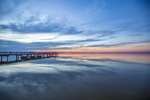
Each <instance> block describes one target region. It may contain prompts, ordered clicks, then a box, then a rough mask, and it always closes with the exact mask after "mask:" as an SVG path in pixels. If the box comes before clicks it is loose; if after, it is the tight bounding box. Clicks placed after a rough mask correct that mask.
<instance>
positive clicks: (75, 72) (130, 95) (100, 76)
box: [0, 54, 150, 100]
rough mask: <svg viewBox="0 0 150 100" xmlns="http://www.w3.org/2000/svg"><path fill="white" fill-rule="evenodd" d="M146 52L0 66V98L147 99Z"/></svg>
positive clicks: (149, 83) (149, 66)
mask: <svg viewBox="0 0 150 100" xmlns="http://www.w3.org/2000/svg"><path fill="white" fill-rule="evenodd" d="M149 97H150V55H147V54H139V55H137V54H136V55H135V54H68V55H66V54H62V55H60V57H58V58H56V59H54V58H47V59H40V60H32V61H31V60H30V61H24V62H18V63H13V64H5V65H0V100H150V98H149Z"/></svg>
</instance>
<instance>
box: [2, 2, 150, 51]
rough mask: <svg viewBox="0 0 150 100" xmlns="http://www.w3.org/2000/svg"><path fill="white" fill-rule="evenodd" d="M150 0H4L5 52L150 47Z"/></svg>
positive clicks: (3, 42)
mask: <svg viewBox="0 0 150 100" xmlns="http://www.w3.org/2000/svg"><path fill="white" fill-rule="evenodd" d="M149 9H150V0H0V51H58V52H150V10H149Z"/></svg>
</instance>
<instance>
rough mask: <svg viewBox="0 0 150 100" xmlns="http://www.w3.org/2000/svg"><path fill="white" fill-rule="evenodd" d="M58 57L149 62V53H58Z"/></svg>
mask: <svg viewBox="0 0 150 100" xmlns="http://www.w3.org/2000/svg"><path fill="white" fill-rule="evenodd" d="M59 56H60V57H67V56H68V57H77V58H86V59H110V60H122V61H130V62H131V61H132V62H140V63H150V54H102V53H101V54H92V53H91V54H88V53H86V54H82V53H77V54H73V53H60V54H59Z"/></svg>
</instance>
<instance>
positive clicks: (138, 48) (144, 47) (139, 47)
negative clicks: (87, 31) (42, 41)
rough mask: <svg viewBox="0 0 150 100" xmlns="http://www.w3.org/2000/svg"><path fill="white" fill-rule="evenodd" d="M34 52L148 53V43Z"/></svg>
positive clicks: (149, 50)
mask: <svg viewBox="0 0 150 100" xmlns="http://www.w3.org/2000/svg"><path fill="white" fill-rule="evenodd" d="M33 51H36V52H64V53H67V52H69V53H74V52H76V53H80V52H150V43H141V44H134V45H126V46H117V47H85V48H73V49H55V50H33Z"/></svg>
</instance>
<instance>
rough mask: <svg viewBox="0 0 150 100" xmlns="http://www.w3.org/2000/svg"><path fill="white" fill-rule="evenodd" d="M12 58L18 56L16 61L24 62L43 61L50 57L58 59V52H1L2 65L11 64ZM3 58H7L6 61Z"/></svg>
mask: <svg viewBox="0 0 150 100" xmlns="http://www.w3.org/2000/svg"><path fill="white" fill-rule="evenodd" d="M10 56H16V57H15V61H13V62H18V61H24V60H33V59H42V58H49V57H58V53H57V52H0V59H1V60H0V64H2V63H9V62H12V61H9V57H10ZM3 57H6V60H5V61H4V59H3Z"/></svg>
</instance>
